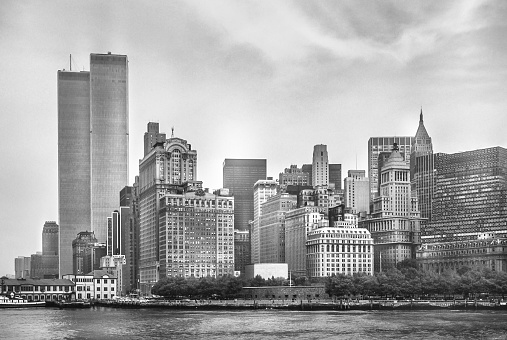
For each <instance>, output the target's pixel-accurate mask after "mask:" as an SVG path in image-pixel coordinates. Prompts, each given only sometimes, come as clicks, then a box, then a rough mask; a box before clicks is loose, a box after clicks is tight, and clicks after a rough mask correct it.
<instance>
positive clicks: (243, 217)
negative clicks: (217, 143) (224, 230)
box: [223, 158, 266, 230]
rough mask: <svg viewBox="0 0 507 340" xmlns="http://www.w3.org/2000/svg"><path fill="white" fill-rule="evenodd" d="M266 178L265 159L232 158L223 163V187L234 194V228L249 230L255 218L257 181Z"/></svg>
mask: <svg viewBox="0 0 507 340" xmlns="http://www.w3.org/2000/svg"><path fill="white" fill-rule="evenodd" d="M260 179H266V160H265V159H230V158H226V159H225V160H224V164H223V187H224V188H228V189H229V190H230V192H231V193H232V195H233V196H234V229H237V230H248V225H249V222H250V221H253V219H254V194H253V187H254V184H255V182H257V181H258V180H260Z"/></svg>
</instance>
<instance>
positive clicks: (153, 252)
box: [139, 137, 197, 294]
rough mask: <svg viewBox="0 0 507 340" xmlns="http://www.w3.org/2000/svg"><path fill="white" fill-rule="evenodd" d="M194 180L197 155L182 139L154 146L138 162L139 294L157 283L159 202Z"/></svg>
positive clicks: (147, 292)
mask: <svg viewBox="0 0 507 340" xmlns="http://www.w3.org/2000/svg"><path fill="white" fill-rule="evenodd" d="M196 178H197V151H196V150H193V149H192V146H191V145H190V144H189V143H188V142H187V141H186V140H184V139H181V138H177V137H171V138H169V139H167V140H165V141H164V143H161V142H159V143H156V144H155V145H154V147H153V148H152V149H151V151H150V152H149V153H148V154H147V155H145V156H144V158H143V159H142V160H140V161H139V282H140V289H141V290H142V292H143V293H146V294H149V293H150V290H151V286H152V285H154V284H155V282H157V281H158V280H159V268H160V249H159V244H160V242H159V240H160V239H159V234H160V231H159V228H160V224H159V210H160V198H161V197H162V196H163V195H165V193H166V192H167V191H173V190H175V188H177V187H178V186H179V185H181V184H183V183H184V182H192V181H195V180H196Z"/></svg>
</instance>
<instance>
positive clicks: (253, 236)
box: [250, 178, 278, 263]
mask: <svg viewBox="0 0 507 340" xmlns="http://www.w3.org/2000/svg"><path fill="white" fill-rule="evenodd" d="M277 190H278V183H277V182H276V181H275V180H273V179H272V178H269V179H267V180H266V179H264V180H258V181H257V182H255V184H254V186H253V191H254V201H253V205H254V218H253V222H252V224H251V226H252V228H251V231H250V241H251V251H252V255H251V262H252V263H260V262H261V259H260V238H259V237H260V235H259V225H260V217H261V215H262V211H261V206H262V203H264V202H266V200H267V199H268V198H269V197H271V196H274V195H276V193H277Z"/></svg>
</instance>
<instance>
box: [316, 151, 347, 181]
mask: <svg viewBox="0 0 507 340" xmlns="http://www.w3.org/2000/svg"><path fill="white" fill-rule="evenodd" d="M340 182H341V179H340ZM328 184H329V159H328V154H327V145H324V144H318V145H315V146H314V147H313V158H312V185H313V186H314V187H316V186H322V185H328ZM340 185H341V183H340Z"/></svg>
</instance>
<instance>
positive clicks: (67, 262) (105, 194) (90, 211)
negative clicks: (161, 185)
mask: <svg viewBox="0 0 507 340" xmlns="http://www.w3.org/2000/svg"><path fill="white" fill-rule="evenodd" d="M128 117H129V110H128V59H127V56H126V55H116V54H111V53H108V54H93V53H92V54H90V71H81V72H76V71H71V70H70V71H66V70H60V71H58V213H59V225H60V240H59V256H60V270H59V272H60V275H64V274H70V273H73V267H72V240H74V239H75V238H76V237H77V234H78V233H79V232H82V231H93V232H94V233H95V237H96V238H97V240H98V241H99V242H106V237H107V217H108V216H109V215H110V213H111V211H113V210H114V209H116V208H117V206H118V202H119V198H118V197H119V192H120V190H121V189H122V188H123V187H125V186H126V185H128V141H129V135H128V131H129V125H128V121H129V119H128Z"/></svg>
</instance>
